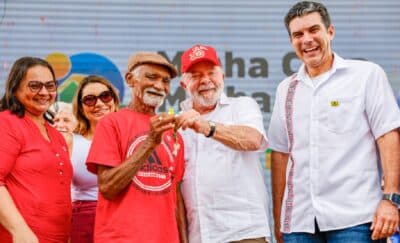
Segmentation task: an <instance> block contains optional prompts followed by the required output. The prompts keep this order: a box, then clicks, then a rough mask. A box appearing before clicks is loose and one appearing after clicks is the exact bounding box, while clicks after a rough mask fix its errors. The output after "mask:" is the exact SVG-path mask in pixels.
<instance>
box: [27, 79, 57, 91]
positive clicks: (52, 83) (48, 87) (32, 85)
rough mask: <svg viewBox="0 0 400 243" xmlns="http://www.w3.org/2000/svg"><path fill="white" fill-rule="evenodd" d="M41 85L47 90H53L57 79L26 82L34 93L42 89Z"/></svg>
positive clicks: (55, 87) (55, 88)
mask: <svg viewBox="0 0 400 243" xmlns="http://www.w3.org/2000/svg"><path fill="white" fill-rule="evenodd" d="M43 86H44V87H45V88H46V90H47V91H48V92H54V91H56V90H57V81H48V82H45V83H42V82H40V81H29V82H28V87H29V89H30V90H31V91H32V92H34V93H37V92H39V91H40V90H42V88H43Z"/></svg>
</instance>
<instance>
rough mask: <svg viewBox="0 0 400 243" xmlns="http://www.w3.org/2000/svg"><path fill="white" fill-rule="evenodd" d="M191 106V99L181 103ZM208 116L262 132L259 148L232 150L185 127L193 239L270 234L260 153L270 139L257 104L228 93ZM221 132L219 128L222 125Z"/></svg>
mask: <svg viewBox="0 0 400 243" xmlns="http://www.w3.org/2000/svg"><path fill="white" fill-rule="evenodd" d="M181 106H182V109H183V110H188V109H191V108H192V101H191V100H186V101H184V102H183V103H182V105H181ZM203 118H204V119H206V120H212V121H214V122H217V123H223V124H227V125H233V124H234V125H244V126H249V127H252V128H255V129H257V130H258V131H259V132H260V133H261V134H262V135H263V144H262V147H261V148H260V150H259V151H250V152H243V151H237V150H233V149H231V148H229V147H227V146H225V145H223V144H222V143H220V142H217V141H216V140H214V139H213V138H206V137H205V136H204V135H202V134H197V133H195V132H193V130H190V129H187V130H185V131H180V132H181V134H182V136H183V140H184V143H185V161H186V164H185V174H184V178H183V182H182V194H183V197H184V200H185V206H186V211H187V215H188V223H189V225H188V226H189V242H196V243H200V242H206V243H208V242H224V243H225V242H230V241H238V240H242V239H248V238H259V237H270V229H269V226H268V218H269V216H268V195H267V193H266V188H265V181H264V172H263V169H262V166H261V163H260V152H262V151H264V150H265V149H266V147H267V138H266V135H265V130H264V126H263V122H262V114H261V112H260V108H259V106H258V104H257V103H256V102H255V101H254V100H253V99H251V98H249V97H238V98H228V97H226V95H225V94H223V95H222V96H221V99H220V101H219V103H218V105H217V107H216V109H215V110H214V111H212V112H211V113H209V114H207V115H204V116H203ZM217 133H218V128H217Z"/></svg>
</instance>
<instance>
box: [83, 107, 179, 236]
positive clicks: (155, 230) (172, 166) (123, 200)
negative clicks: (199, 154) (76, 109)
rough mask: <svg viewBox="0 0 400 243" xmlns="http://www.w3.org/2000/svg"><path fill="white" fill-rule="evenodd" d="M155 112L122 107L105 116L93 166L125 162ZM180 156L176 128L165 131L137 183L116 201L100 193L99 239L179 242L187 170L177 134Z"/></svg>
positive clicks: (97, 136) (92, 154) (94, 148)
mask: <svg viewBox="0 0 400 243" xmlns="http://www.w3.org/2000/svg"><path fill="white" fill-rule="evenodd" d="M149 124H150V116H149V115H145V114H140V113H136V112H134V111H132V110H129V109H122V110H120V111H118V112H116V113H112V114H110V115H107V116H106V117H104V118H103V119H102V120H101V121H100V122H99V124H98V125H97V127H96V132H95V135H94V138H93V142H92V146H91V149H90V152H89V156H88V159H87V162H86V163H87V165H88V169H89V170H90V171H92V172H95V171H96V165H107V166H111V167H115V166H118V165H119V164H121V163H122V162H123V161H124V160H125V159H126V158H127V157H129V155H131V154H132V153H134V151H135V150H136V149H137V147H138V145H139V144H141V142H142V141H143V140H144V139H145V138H146V136H147V134H148V132H149ZM178 140H179V146H180V149H179V150H178V153H177V156H174V155H173V154H172V152H173V146H174V143H175V139H174V137H173V131H167V132H165V133H164V135H163V143H162V144H160V145H159V146H157V147H156V149H155V152H153V154H152V155H150V156H149V158H148V160H147V162H146V163H145V164H144V165H143V167H142V168H141V169H140V170H139V172H138V173H137V174H136V176H134V177H133V178H132V183H131V185H130V186H128V187H127V189H126V190H125V191H123V192H122V193H121V194H120V195H118V196H117V197H116V198H114V199H113V200H111V201H108V200H106V199H104V198H103V197H102V195H101V193H99V199H98V205H97V211H96V223H95V242H97V243H99V242H113V243H118V242H146V243H159V242H168V243H175V242H176V243H178V242H179V235H178V229H177V223H176V218H175V209H176V185H177V183H178V182H180V181H181V180H182V175H183V166H184V161H183V142H182V138H181V137H180V135H179V134H178Z"/></svg>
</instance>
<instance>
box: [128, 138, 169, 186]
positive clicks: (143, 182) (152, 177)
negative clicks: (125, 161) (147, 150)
mask: <svg viewBox="0 0 400 243" xmlns="http://www.w3.org/2000/svg"><path fill="white" fill-rule="evenodd" d="M167 136H170V135H167ZM146 137H147V134H145V135H140V136H138V137H135V138H134V139H133V141H132V142H131V143H130V145H128V151H127V154H126V157H127V158H128V157H129V156H131V155H132V154H133V153H134V152H135V151H136V149H137V148H138V147H139V145H140V144H141V143H142V142H143V141H144V140H145V139H146ZM168 140H170V139H168ZM160 145H161V148H160V147H157V149H156V150H154V151H153V152H152V153H151V155H150V156H149V158H148V159H147V161H146V162H145V164H144V165H143V166H142V168H141V169H140V170H139V171H138V172H137V173H136V175H135V176H134V177H133V178H132V181H133V184H134V186H136V187H137V188H138V189H140V190H143V191H145V192H150V193H165V192H168V191H169V190H170V189H171V185H172V179H173V172H174V171H175V166H174V165H173V162H174V160H175V159H174V157H173V155H172V152H171V149H170V147H169V146H168V145H167V144H166V143H165V142H164V141H162V143H161V144H160ZM161 149H162V150H163V151H160V150H161ZM163 152H164V153H163ZM165 152H166V153H165ZM159 154H160V155H159ZM162 154H166V156H161V155H162ZM163 157H164V158H163ZM165 157H167V158H165ZM161 159H167V160H168V163H167V164H166V163H162V162H161V161H162V160H161Z"/></svg>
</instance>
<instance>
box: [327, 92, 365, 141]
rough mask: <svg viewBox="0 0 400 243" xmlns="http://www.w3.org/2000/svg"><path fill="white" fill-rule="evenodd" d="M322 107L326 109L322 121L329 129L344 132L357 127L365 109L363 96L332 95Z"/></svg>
mask: <svg viewBox="0 0 400 243" xmlns="http://www.w3.org/2000/svg"><path fill="white" fill-rule="evenodd" d="M322 107H323V109H324V110H325V111H326V112H325V116H323V119H322V121H323V123H324V124H325V126H326V127H327V129H328V130H329V131H331V132H333V133H339V134H343V133H351V132H352V131H354V130H355V129H357V127H358V125H359V122H360V118H361V117H362V111H363V109H362V98H361V96H347V97H331V98H329V99H326V100H324V105H323V106H322ZM323 113H324V112H323Z"/></svg>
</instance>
